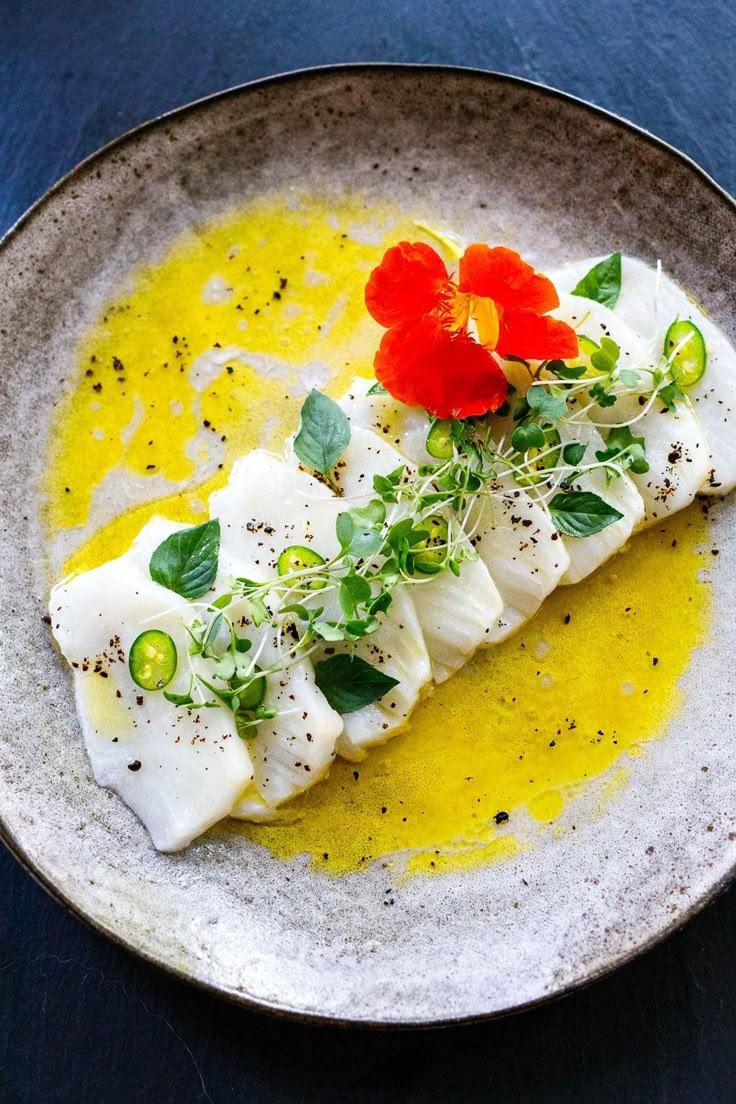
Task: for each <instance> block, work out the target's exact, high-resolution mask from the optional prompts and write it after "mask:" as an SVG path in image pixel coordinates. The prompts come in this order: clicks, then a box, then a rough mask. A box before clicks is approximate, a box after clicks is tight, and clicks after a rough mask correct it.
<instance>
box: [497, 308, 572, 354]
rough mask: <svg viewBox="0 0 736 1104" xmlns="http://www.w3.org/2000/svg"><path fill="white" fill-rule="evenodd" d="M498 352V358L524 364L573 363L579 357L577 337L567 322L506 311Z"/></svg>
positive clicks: (530, 313) (523, 312)
mask: <svg viewBox="0 0 736 1104" xmlns="http://www.w3.org/2000/svg"><path fill="white" fill-rule="evenodd" d="M496 351H497V352H498V355H499V356H502V357H503V356H509V355H510V356H517V357H522V358H523V359H524V360H572V359H573V357H576V356H578V335H577V334H576V333H575V330H573V328H572V326H568V324H567V322H558V320H557V319H556V318H549V317H548V316H546V315H544V316H543V315H540V314H532V312H531V311H516V312H513V311H505V312H504V314H503V317H502V320H501V331H500V333H499V336H498V345H497V346H496Z"/></svg>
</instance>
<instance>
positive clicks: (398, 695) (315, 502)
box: [210, 449, 430, 758]
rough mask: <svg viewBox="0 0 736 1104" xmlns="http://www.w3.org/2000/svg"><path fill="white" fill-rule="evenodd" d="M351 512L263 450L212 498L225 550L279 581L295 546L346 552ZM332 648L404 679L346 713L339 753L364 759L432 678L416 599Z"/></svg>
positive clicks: (398, 602) (403, 598) (326, 598)
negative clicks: (341, 530)
mask: <svg viewBox="0 0 736 1104" xmlns="http://www.w3.org/2000/svg"><path fill="white" fill-rule="evenodd" d="M345 508H346V502H345V501H344V500H343V499H341V498H337V497H336V496H335V495H333V494H332V492H331V491H330V490H329V489H328V488H327V487H325V486H324V485H323V484H322V483H320V482H319V481H318V480H317V479H314V478H313V477H312V476H310V475H308V474H307V473H306V472H304V471H301V470H300V469H299V468H298V467H296V465H295V463H294V462H293V461H292V462H291V463H287V462H286V461H284V460H281V459H279V458H278V457H277V456H274V455H272V454H271V453H268V452H264V451H263V450H262V449H256V450H255V451H254V452H251V453H249V455H248V456H245V457H243V458H242V459H241V460H239V461H238V462H237V463H236V465H235V467H234V468H233V472H232V475H231V477H230V481H229V483H228V485H227V487H225V488H223V489H222V490H221V491H216V492H215V493H214V494H213V495H212V496H211V498H210V510H211V513H212V515H213V516H215V515H216V516H217V517H219V518H220V524H221V526H222V535H223V543H224V544H225V546H226V547H228V548H230V549H231V550H232V551H233V552H234V553H236V554H238V555H241V556H243V557H244V558H247V559H248V560H250V561H251V562H254V563H256V564H257V565H258V566H259V567H261V568H263V569H264V570H267V571H269V572H270V573H271V575H272V576H273V575H275V574H276V571H277V561H278V557H279V555H280V553H281V552H282V551H283V549H284V548H286V547H288V546H289V545H294V544H303V545H306V546H307V547H310V548H313V549H314V551H315V552H318V553H319V554H320V555H321V556H323V557H324V558H325V559H329V558H330V557H332V556H334V555H335V554H336V553H337V552H338V551H339V542H338V540H337V536H336V533H335V524H336V521H337V515H338V514H339V513H340V512H342V511H343V510H344V509H345ZM402 591H403V588H402ZM302 600H304V599H302ZM314 601H318V602H319V604H320V605H323V604H324V605H325V614H324V617H325V618H330V619H334V618H337V617H338V616H339V614H340V611H339V607H338V605H337V599H336V596H335V595H334V593H328V592H326V591H319V592H317V593H316V595H315V599H314ZM328 647H329V651H330V653H336V652H341V651H347V650H350V651H352V652H354V654H356V655H358V656H360V657H361V658H362V659H364V660H365V661H366V662H367V663H370V664H371V665H372V666H374V667H378V668H380V670H382V671H383V672H384V673H385V674H387V675H389V676H390V677H392V678H395V679H397V680H398V685H397V686H395V687H393V688H392V689H391V690H389V692H388V693H387V694H385V695H384V696H383V697H382V698H381V699H380V700H379V701H378V702H374V703H373V704H372V705H369V706H365V707H363V708H362V709H359V710H356V711H355V712H353V713H347V714H345V715H344V716H343V725H344V728H343V732H342V734H341V736H340V737H339V739H338V743H337V750H338V752H339V754H341V755H343V756H345V757H346V758H359V757H362V755H363V754H364V753H365V748H367V747H368V746H370V745H371V744H375V743H380V742H382V741H383V740H385V739H387V738H388V737H389V736H390V735H391V734H392V733H394V732H395V731H396V730H397V729H399V728H400V727H402V726H403V725H404V724H405V722H406V719H407V717H408V715H409V713H410V712H411V710H412V709H413V708H414V706H415V705H416V703H417V701H418V700H419V695H420V692H421V690H422V688H423V687H424V686H425V685H426V683H427V682H428V681H429V679H430V665H429V656H428V655H427V649H426V647H425V644H424V637H423V634H422V630H421V626H420V624H419V621H418V619H417V615H416V611H415V609H414V605H413V603H412V601H411V599H410V598H409V596H408V595H407V594H405V593H403V592H400V593H397V595H396V597H395V599H394V602H393V604H392V606H391V609H390V610H389V611H388V612H387V613H386V614H384V615H383V617H382V620H381V627H380V629H379V630H378V631H377V632H375V633H373V634H372V635H371V636H368V637H366V638H365V639H364V640H360V641H357V642H356V643H355V644H352V645H347V644H344V643H342V642H337V643H335V644H330V645H329V646H328ZM325 650H327V649H325Z"/></svg>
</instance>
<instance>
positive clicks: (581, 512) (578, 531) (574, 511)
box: [549, 491, 624, 537]
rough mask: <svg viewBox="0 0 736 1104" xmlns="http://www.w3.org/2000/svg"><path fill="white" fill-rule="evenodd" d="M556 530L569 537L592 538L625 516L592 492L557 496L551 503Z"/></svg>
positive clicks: (550, 509) (573, 492)
mask: <svg viewBox="0 0 736 1104" xmlns="http://www.w3.org/2000/svg"><path fill="white" fill-rule="evenodd" d="M549 512H550V514H551V515H552V521H553V522H554V526H555V529H557V531H558V532H559V533H564V534H565V536H568V537H591V536H593V534H594V533H600V531H601V530H602V529H605V528H606V527H607V526H608V525H613V523H614V522H615V521H620V520H621V518H622V517H623V516H624V515H623V514H621V513H619V511H618V510H616V509H615V508H614V507H613V506H611V505H610V503H608V502H606V501H605V500H604V499H602V498H600V497H599V495H597V494H592V493H591V492H590V491H569V492H568V493H567V494H564V493H563V494H556V495H555V496H554V498H552V499H551V500H550V502H549Z"/></svg>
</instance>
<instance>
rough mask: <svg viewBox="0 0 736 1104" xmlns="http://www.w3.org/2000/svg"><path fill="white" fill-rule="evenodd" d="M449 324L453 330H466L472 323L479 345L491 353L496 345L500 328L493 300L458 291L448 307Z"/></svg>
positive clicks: (497, 312)
mask: <svg viewBox="0 0 736 1104" xmlns="http://www.w3.org/2000/svg"><path fill="white" fill-rule="evenodd" d="M448 312H449V316H450V324H451V327H452V329H453V330H468V329H469V328H470V323H471V321H472V322H473V323H474V330H475V335H474V336H476V337H477V339H478V342H479V344H481V345H482V346H483V347H484V348H486V349H488V350H489V352H492V351H493V350H494V349H495V348H496V346H497V345H498V334H499V328H500V316H499V310H498V307H497V305H496V303H495V302H494V301H493V299H487V298H485V297H483V296H481V295H472V294H471V293H470V292H465V291H458V292H456V293H455V295H454V296H453V298H452V299H451V300H450V303H449V306H448Z"/></svg>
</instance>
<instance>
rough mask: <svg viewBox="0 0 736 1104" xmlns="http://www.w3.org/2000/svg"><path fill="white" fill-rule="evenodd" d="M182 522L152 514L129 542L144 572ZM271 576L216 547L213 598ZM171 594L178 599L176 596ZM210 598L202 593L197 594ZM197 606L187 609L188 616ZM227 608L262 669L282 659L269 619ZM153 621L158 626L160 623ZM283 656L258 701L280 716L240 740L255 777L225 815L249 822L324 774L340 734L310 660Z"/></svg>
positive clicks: (234, 605)
mask: <svg viewBox="0 0 736 1104" xmlns="http://www.w3.org/2000/svg"><path fill="white" fill-rule="evenodd" d="M181 528H182V526H181V525H179V524H177V523H176V522H171V521H167V520H165V519H164V518H153V519H152V520H151V521H150V522H149V523H148V525H146V526H145V528H144V529H143V530H142V531H141V533H140V534H139V536H138V538H137V540H136V542H135V544H134V546H133V552H132V555H133V556H134V557H135V558H136V559H137V562H138V564H139V566H140V567H141V568H142V569H144V570H146V571H147V570H148V564H149V561H150V558H151V554H152V553H153V551H154V549H155V548H157V547H158V545H159V544H160V543H161V541H163V540H165V538H166V537H168V536H170V535H171V534H172V533H174V532H176V531H177V530H178V529H181ZM271 575H272V573H269V572H268V571H267V570H264V569H262V568H260V567H257V566H256V565H254V564H251V563H248V562H247V561H246V560H243V559H241V558H240V557H238V556H235V555H233V554H232V552H231V551H230V550H229V549H228V548H226V547H222V548H221V549H220V562H219V570H218V574H217V579H216V581H215V584H214V586H213V588H212V594H211V599H214V598H216V596H217V595H218V594H223V593H226V592H227V591H229V590H230V589H231V583H230V581H231V580H234V579H237V578H247V579H252V580H253V581H254V582H266V581H267V580H268V579H269V578H271ZM164 593H170V592H167V591H165V592H164ZM171 597H172V599H173V600H176V596H175V595H171ZM209 598H210V596H209V595H208V596H207V597H206V598H204V599H202V600H203V601H206V600H208V599H209ZM211 599H210V600H211ZM195 612H196V611H194V610H192V611H191V616H194V614H195ZM226 612H227V614H228V616H229V617H230V618H231V620H232V621H233V624H234V625H236V628H239V629H240V630H241V635H244V636H247V637H248V638H249V639H250V640H252V641H253V648H252V650H251V653H250V654H253V655H254V656H255V654H256V653H258V662H259V665H260V666H261V667H264V666H266V665H267V664H269V663H273V662H276V661H277V660H278V659H279V658H280V657H281V654H282V652H284V649H283V648H279V642H278V640H277V639H276V638H275V634H274V633H273V631H272V630H271V629H270V628H269V627H268V626H267V625H261V626H258V627H256V626H255V625H253V623H252V621H251V620H250V617H249V611H248V606H247V603H246V602H245V601H237V600H236V601H233V602H231V604H230V605H229V606H228V607H227V611H226ZM155 625H156V627H158V622H155ZM287 657H288V658H289V660H290V665H289V667H288V670H284V671H282V672H281V673H280V674H278V673H274V674H272V675H269V676H268V678H267V683H266V695H265V700H264V704H265V705H267V706H268V707H270V708H272V709H276V710H278V712H279V715H278V716H276V717H274V718H273V719H271V720H263V721H261V723H260V724H259V725H257V726H256V727H254V728H253V729H251V731H252V733H253V735H252V736H251V737H250V738H249V739H248V740H246V746H247V748H248V750H249V752H250V755H251V758H252V760H253V771H254V777H253V782H252V785H251V786H250V787H249V788H248V790H247V792H246V793H244V794H243V795H242V796H240V797H239V799H238V800H237V801H236V802H235V804H234V806H233V808H232V809H231V810H230V816H234V817H238V818H240V819H248V820H267V819H270V818H272V817H273V815H274V812H275V810H276V809H277V807H278V806H279V805H282V804H283V803H284V802H285V801H288V800H290V799H291V798H293V797H296V796H297V795H298V794H300V793H303V792H304V791H305V790H307V789H309V788H310V787H311V786H313V785H314V784H315V782H318V781H319V780H320V779H321V778H323V777H324V775H325V774H326V773H327V770H328V769H329V767H330V764H331V763H332V761H333V759H334V758H335V742H336V740H337V737H338V736H339V735H340V733H341V732H342V719H341V717H340V715H339V714H338V713H336V712H335V710H334V709H332V708H331V707H330V705H328V703H327V699H326V698H325V696H324V694H322V692H321V691H320V690H319V689H318V688H317V686H316V685H315V682H314V670H313V668H312V664H311V663H310V661H309V660H308V659H304V660H299V661H298V662H294V657H290V656H288V652H286V653H285V656H284V658H287ZM203 673H204V671H203ZM208 681H209V680H208ZM211 712H219V711H211Z"/></svg>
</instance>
